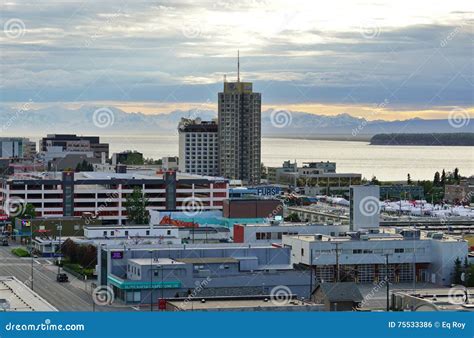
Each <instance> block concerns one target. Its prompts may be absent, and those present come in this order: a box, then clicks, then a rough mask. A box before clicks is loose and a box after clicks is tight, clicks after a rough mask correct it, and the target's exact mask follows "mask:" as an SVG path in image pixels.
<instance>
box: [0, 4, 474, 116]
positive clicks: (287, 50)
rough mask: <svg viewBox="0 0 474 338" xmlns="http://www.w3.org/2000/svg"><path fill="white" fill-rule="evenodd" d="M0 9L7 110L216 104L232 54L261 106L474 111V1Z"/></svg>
mask: <svg viewBox="0 0 474 338" xmlns="http://www.w3.org/2000/svg"><path fill="white" fill-rule="evenodd" d="M0 11H1V18H0V20H1V21H0V29H2V32H0V45H1V46H0V47H1V50H0V56H1V58H0V67H1V69H0V70H1V78H0V100H1V102H2V103H4V104H13V103H21V102H31V103H32V106H35V105H36V106H44V105H48V104H58V103H60V104H64V105H69V106H74V105H76V106H77V105H81V104H84V103H96V104H97V103H99V104H108V105H114V106H116V107H118V108H121V109H123V110H125V111H129V112H132V111H141V112H143V113H150V114H151V113H165V112H169V111H172V110H175V109H183V110H186V109H191V108H196V107H200V108H209V109H216V105H217V103H216V102H217V92H218V91H220V90H222V82H223V77H224V75H226V76H227V79H228V80H229V81H232V80H235V79H236V71H237V62H236V56H237V50H240V55H241V59H240V65H241V79H242V80H244V81H251V82H253V83H254V90H255V91H258V92H261V93H262V100H263V108H264V109H267V108H275V109H289V110H295V111H305V112H310V113H317V114H327V115H335V114H340V113H349V114H351V115H354V116H359V117H365V118H367V119H368V120H374V119H386V120H396V119H407V118H413V117H421V118H447V116H448V115H449V112H450V111H452V110H453V109H458V107H462V109H464V110H465V111H466V112H468V113H469V114H470V115H472V114H473V113H474V109H473V107H474V94H473V93H474V61H473V60H474V47H473V46H474V15H473V13H474V2H473V1H466V0H462V1H459V0H449V1H419V0H418V1H413V0H410V1H336V0H334V1H314V0H313V1H279V0H275V1H269V0H268V1H267V0H264V1H259V0H249V1H245V0H244V1H125V0H104V1H67V0H54V1H53V0H51V1H47V0H46V1H36V0H31V1H16V0H11V1H9V0H4V1H2V2H1V5H0ZM374 108H376V109H374ZM374 111H376V113H374Z"/></svg>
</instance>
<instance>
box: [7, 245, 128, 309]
mask: <svg viewBox="0 0 474 338" xmlns="http://www.w3.org/2000/svg"><path fill="white" fill-rule="evenodd" d="M14 247H15V246H13V245H11V246H0V276H14V277H16V278H17V279H18V280H20V281H21V282H23V283H24V284H25V285H27V286H29V287H30V286H31V258H30V257H25V258H20V257H17V256H15V255H13V254H12V253H11V249H12V248H14ZM61 272H63V271H61ZM56 274H57V266H55V265H54V264H53V259H51V258H42V257H39V258H33V290H34V291H35V292H37V293H38V294H39V295H40V296H41V297H43V298H44V299H46V300H47V301H48V302H49V303H50V304H51V305H53V306H54V307H56V308H57V309H58V310H59V311H136V310H135V309H133V308H132V307H129V306H120V305H119V304H116V303H115V304H113V305H112V306H98V305H95V304H94V303H93V301H92V296H91V292H92V288H91V283H90V282H88V283H85V282H84V281H83V280H79V279H77V278H76V277H74V276H73V275H71V274H68V277H69V282H67V283H58V282H57V281H56Z"/></svg>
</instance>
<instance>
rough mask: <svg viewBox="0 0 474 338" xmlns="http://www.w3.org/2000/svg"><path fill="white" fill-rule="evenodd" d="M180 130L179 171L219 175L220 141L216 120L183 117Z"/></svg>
mask: <svg viewBox="0 0 474 338" xmlns="http://www.w3.org/2000/svg"><path fill="white" fill-rule="evenodd" d="M178 132H179V159H180V160H179V171H181V172H186V173H189V174H197V175H205V176H218V175H219V170H218V169H219V168H218V164H219V163H218V158H219V143H218V130H217V123H216V122H215V121H201V119H199V118H197V119H195V120H192V119H185V118H183V119H181V122H180V123H179V126H178Z"/></svg>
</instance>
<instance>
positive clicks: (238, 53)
mask: <svg viewBox="0 0 474 338" xmlns="http://www.w3.org/2000/svg"><path fill="white" fill-rule="evenodd" d="M237 82H240V51H239V50H238V49H237Z"/></svg>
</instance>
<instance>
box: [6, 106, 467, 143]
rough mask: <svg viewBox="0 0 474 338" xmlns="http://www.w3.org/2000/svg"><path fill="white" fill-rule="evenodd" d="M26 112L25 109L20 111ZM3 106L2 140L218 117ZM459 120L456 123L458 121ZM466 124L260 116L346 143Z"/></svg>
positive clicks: (272, 126)
mask: <svg viewBox="0 0 474 338" xmlns="http://www.w3.org/2000/svg"><path fill="white" fill-rule="evenodd" d="M22 108H23V109H22ZM22 108H11V107H8V106H5V105H3V106H0V133H1V135H0V136H7V135H8V136H11V135H16V136H18V134H19V133H21V134H22V135H32V134H33V135H39V134H45V133H78V134H91V135H92V134H98V135H120V134H123V133H136V134H154V133H161V134H174V133H176V131H177V125H178V122H179V120H180V119H181V117H190V118H196V117H200V118H201V119H202V120H210V119H212V118H215V117H216V116H217V113H216V112H215V111H212V110H207V109H191V110H187V111H182V110H176V111H172V112H170V113H168V114H143V113H140V112H137V113H127V112H124V111H122V110H120V109H118V108H115V107H97V106H92V105H84V106H81V107H80V108H76V109H68V108H66V107H63V106H60V105H56V106H49V107H47V108H41V109H28V107H27V106H26V107H22ZM454 122H456V121H454ZM469 122H470V121H469V118H467V120H464V121H461V123H459V122H458V124H457V125H456V124H454V123H453V121H449V120H447V119H445V120H424V119H420V118H414V119H409V120H403V121H384V120H376V121H367V120H365V119H363V118H358V117H354V116H351V115H349V114H345V113H343V114H339V115H335V116H326V115H317V114H310V113H305V112H294V111H285V110H272V109H270V110H266V111H264V112H262V134H263V136H274V137H278V136H282V137H301V138H318V137H324V136H328V135H340V136H343V137H344V138H346V139H356V138H361V137H362V138H363V137H370V136H372V135H374V134H377V133H457V132H474V123H469Z"/></svg>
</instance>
